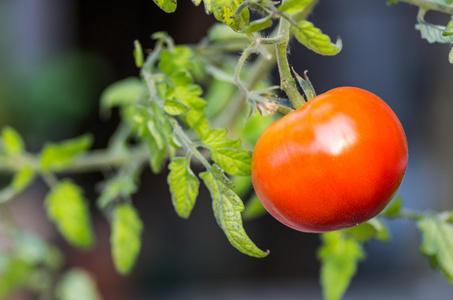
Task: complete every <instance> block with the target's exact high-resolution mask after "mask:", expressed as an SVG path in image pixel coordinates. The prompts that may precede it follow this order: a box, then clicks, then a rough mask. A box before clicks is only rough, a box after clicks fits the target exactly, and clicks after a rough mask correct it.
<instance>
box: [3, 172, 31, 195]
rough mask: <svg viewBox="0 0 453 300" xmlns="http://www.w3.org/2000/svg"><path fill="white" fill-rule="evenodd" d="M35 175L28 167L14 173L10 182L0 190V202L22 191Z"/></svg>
mask: <svg viewBox="0 0 453 300" xmlns="http://www.w3.org/2000/svg"><path fill="white" fill-rule="evenodd" d="M35 176H36V174H35V172H34V171H33V170H32V169H29V168H25V169H22V170H20V171H18V172H17V173H16V174H14V177H13V180H12V182H11V184H10V185H8V186H7V187H5V188H3V189H2V190H0V203H2V202H7V201H9V200H11V199H12V198H13V197H14V196H16V195H17V194H19V193H20V192H22V191H23V190H24V189H25V188H26V187H27V186H28V185H29V184H30V183H31V182H32V181H33V180H34V179H35Z"/></svg>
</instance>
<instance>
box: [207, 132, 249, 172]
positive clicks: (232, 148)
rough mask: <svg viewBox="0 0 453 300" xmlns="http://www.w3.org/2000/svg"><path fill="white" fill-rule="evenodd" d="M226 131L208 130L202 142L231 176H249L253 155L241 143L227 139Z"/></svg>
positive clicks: (212, 156)
mask: <svg viewBox="0 0 453 300" xmlns="http://www.w3.org/2000/svg"><path fill="white" fill-rule="evenodd" d="M226 134H227V131H226V129H220V128H216V129H208V130H207V131H206V132H205V134H204V135H203V137H202V139H201V141H202V143H203V144H204V145H206V146H207V147H208V148H209V151H210V153H211V158H212V159H213V160H214V161H215V162H216V163H217V164H218V165H219V166H220V167H221V168H222V169H224V170H225V171H226V172H227V173H229V174H231V175H249V174H250V165H251V162H252V153H251V152H250V151H248V150H246V149H243V148H242V147H241V141H240V140H238V139H230V138H227V137H226Z"/></svg>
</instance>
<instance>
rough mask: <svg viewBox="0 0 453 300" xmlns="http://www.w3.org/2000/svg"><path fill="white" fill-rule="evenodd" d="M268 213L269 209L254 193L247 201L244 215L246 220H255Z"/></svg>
mask: <svg viewBox="0 0 453 300" xmlns="http://www.w3.org/2000/svg"><path fill="white" fill-rule="evenodd" d="M265 215H267V210H266V209H265V208H264V206H263V204H261V201H260V199H259V198H258V196H257V195H253V196H252V197H251V198H250V199H249V200H248V201H247V202H246V203H245V209H244V212H243V213H242V217H243V218H244V220H246V221H250V220H254V219H257V218H260V217H262V216H265Z"/></svg>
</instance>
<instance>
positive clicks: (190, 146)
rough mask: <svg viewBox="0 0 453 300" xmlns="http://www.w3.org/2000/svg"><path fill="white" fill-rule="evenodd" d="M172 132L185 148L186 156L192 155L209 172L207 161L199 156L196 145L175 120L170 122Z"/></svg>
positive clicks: (209, 165) (209, 166)
mask: <svg viewBox="0 0 453 300" xmlns="http://www.w3.org/2000/svg"><path fill="white" fill-rule="evenodd" d="M170 123H171V125H172V127H173V130H174V131H175V134H176V136H177V137H178V138H179V139H180V141H181V142H182V143H183V144H184V146H186V148H187V150H188V152H189V153H188V155H193V156H195V157H196V158H197V159H198V160H199V161H200V162H201V163H202V164H203V166H204V167H205V168H206V170H208V171H210V170H211V164H210V163H209V162H208V160H207V159H206V158H205V157H204V156H203V154H201V152H200V151H199V150H198V149H197V147H198V145H197V143H194V142H192V140H191V139H190V138H189V137H188V136H187V134H186V133H185V132H184V130H183V129H182V128H181V126H180V125H179V124H178V122H177V121H176V120H175V119H171V121H170Z"/></svg>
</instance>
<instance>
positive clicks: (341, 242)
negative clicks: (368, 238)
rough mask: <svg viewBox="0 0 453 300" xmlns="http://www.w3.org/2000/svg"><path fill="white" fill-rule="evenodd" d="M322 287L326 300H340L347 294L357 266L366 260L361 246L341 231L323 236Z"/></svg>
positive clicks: (321, 258) (321, 257)
mask: <svg viewBox="0 0 453 300" xmlns="http://www.w3.org/2000/svg"><path fill="white" fill-rule="evenodd" d="M321 239H322V242H323V243H322V245H321V247H320V249H319V250H318V258H319V259H320V260H321V278H320V280H321V286H322V289H323V294H324V299H326V300H339V299H341V298H342V296H343V294H344V293H345V292H346V290H347V288H348V286H349V284H350V281H351V279H352V277H353V276H354V275H355V273H356V271H357V264H358V263H359V261H362V260H363V259H364V258H365V253H364V251H363V249H362V246H361V244H360V243H359V242H358V241H357V240H356V239H354V238H352V237H348V236H347V235H344V234H343V233H342V232H341V231H333V232H328V233H323V234H321Z"/></svg>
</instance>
